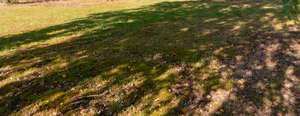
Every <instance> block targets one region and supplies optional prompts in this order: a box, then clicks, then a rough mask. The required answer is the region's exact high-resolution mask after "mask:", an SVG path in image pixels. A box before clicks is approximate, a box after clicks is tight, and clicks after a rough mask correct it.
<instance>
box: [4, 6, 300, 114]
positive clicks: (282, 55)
mask: <svg viewBox="0 0 300 116" xmlns="http://www.w3.org/2000/svg"><path fill="white" fill-rule="evenodd" d="M272 6H273V7H272ZM274 6H275V7H274ZM277 6H278V3H277V2H271V3H270V2H268V3H267V2H261V3H259V4H257V3H251V2H249V3H244V4H242V5H241V4H238V3H234V2H233V3H231V2H229V3H218V2H202V1H182V2H162V3H158V4H155V5H151V6H146V7H142V8H138V9H130V10H123V11H114V12H106V13H98V14H92V15H90V16H88V17H86V18H82V19H78V20H76V21H73V22H70V23H66V24H62V25H56V26H52V27H48V28H44V29H41V30H35V31H31V32H26V33H23V34H18V35H9V36H6V37H0V39H1V42H0V50H5V49H12V48H18V47H20V46H22V45H26V44H30V43H34V42H40V41H46V40H50V39H53V38H57V37H64V36H71V35H73V34H77V33H78V35H77V36H76V37H71V39H69V40H67V41H63V42H61V43H57V44H49V45H45V46H42V47H33V48H29V49H24V50H17V51H16V52H15V53H12V54H11V55H7V56H2V57H0V60H1V62H0V66H1V68H2V67H11V70H13V72H12V73H8V74H6V75H4V76H2V77H3V79H2V77H1V81H2V83H4V84H0V114H2V115H21V114H26V115H39V114H40V115H47V113H49V112H51V113H53V112H55V113H56V115H60V114H61V115H68V114H80V113H84V114H90V115H122V114H124V115H125V114H133V115H134V114H138V113H142V114H146V115H150V114H153V115H155V114H156V115H181V114H182V115H197V114H202V115H243V114H246V115H253V114H257V115H268V114H269V115H277V114H286V115H293V114H294V115H296V114H299V98H297V96H294V94H293V93H295V91H294V90H293V88H294V87H297V86H298V87H299V76H300V75H299V56H298V55H297V54H299V53H300V52H299V48H298V47H299V45H298V44H299V40H298V38H299V34H298V33H290V32H288V31H279V30H276V26H274V23H280V22H281V23H284V22H285V18H284V17H283V16H282V14H281V11H279V9H278V7H277ZM286 28H287V27H286ZM281 30H284V29H281ZM2 40H3V41H2ZM28 69H32V70H33V71H32V72H30V73H29V74H25V75H21V76H18V75H17V76H15V77H14V78H17V80H14V81H11V80H13V79H12V77H13V76H14V75H13V74H14V73H22V72H26V71H27V70H28ZM0 71H1V70H0ZM10 78H11V79H10Z"/></svg>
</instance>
